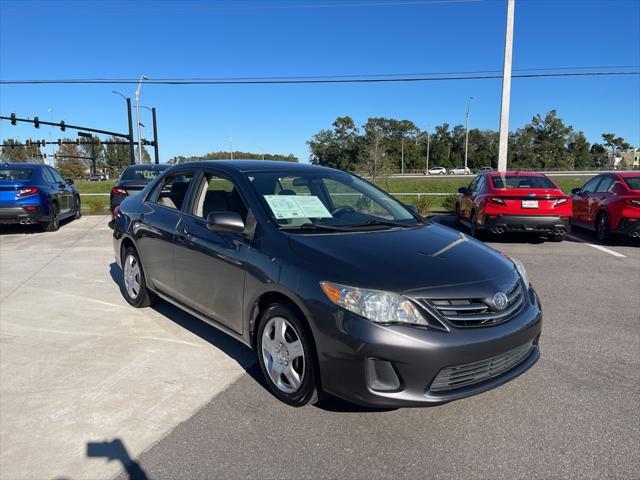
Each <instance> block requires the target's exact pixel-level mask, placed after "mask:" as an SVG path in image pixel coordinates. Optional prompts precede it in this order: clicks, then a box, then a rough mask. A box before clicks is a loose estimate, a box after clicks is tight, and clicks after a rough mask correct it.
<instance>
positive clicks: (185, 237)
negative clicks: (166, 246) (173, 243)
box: [178, 228, 192, 240]
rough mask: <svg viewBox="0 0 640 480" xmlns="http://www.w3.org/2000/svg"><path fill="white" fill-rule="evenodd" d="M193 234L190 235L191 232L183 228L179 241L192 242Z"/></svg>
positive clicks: (179, 232)
mask: <svg viewBox="0 0 640 480" xmlns="http://www.w3.org/2000/svg"><path fill="white" fill-rule="evenodd" d="M191 238H192V237H191V234H190V233H189V231H188V230H187V229H186V228H181V229H180V230H179V231H178V239H179V240H191Z"/></svg>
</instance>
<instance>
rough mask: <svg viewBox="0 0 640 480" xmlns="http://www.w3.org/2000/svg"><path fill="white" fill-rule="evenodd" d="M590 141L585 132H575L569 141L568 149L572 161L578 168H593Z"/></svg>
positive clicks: (574, 166) (575, 167)
mask: <svg viewBox="0 0 640 480" xmlns="http://www.w3.org/2000/svg"><path fill="white" fill-rule="evenodd" d="M589 148H590V145H589V142H588V141H587V138H586V137H585V136H584V133H583V132H577V133H574V134H573V135H572V136H571V140H570V141H569V145H568V149H569V155H570V157H571V163H572V164H573V168H574V169H576V170H588V169H590V168H593V162H592V159H591V154H590V153H589Z"/></svg>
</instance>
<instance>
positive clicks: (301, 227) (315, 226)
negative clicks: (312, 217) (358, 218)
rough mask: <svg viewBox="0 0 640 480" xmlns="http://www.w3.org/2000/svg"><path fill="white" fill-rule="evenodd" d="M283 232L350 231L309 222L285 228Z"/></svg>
mask: <svg viewBox="0 0 640 480" xmlns="http://www.w3.org/2000/svg"><path fill="white" fill-rule="evenodd" d="M282 230H328V231H333V232H343V231H345V230H348V229H345V228H343V227H338V226H336V225H324V224H322V223H315V222H308V223H303V224H302V225H296V226H284V227H282Z"/></svg>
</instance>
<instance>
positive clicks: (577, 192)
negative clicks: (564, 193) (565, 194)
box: [571, 187, 582, 195]
mask: <svg viewBox="0 0 640 480" xmlns="http://www.w3.org/2000/svg"><path fill="white" fill-rule="evenodd" d="M581 190H582V189H581V188H579V187H578V188H572V189H571V193H573V194H574V195H580V191H581Z"/></svg>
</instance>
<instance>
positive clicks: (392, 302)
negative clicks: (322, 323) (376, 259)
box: [320, 282, 428, 327]
mask: <svg viewBox="0 0 640 480" xmlns="http://www.w3.org/2000/svg"><path fill="white" fill-rule="evenodd" d="M320 286H321V287H322V291H323V292H324V293H325V295H326V296H327V298H329V300H331V301H332V302H333V303H335V304H336V305H338V306H340V307H342V308H345V309H347V310H349V311H351V312H353V313H356V314H358V315H360V316H362V317H364V318H367V319H369V320H371V321H372V322H376V323H402V324H407V325H422V326H425V327H426V326H427V325H428V323H427V320H426V319H425V318H424V317H423V316H422V314H421V313H420V311H419V310H418V309H417V308H416V307H415V305H414V304H413V303H411V301H410V300H408V299H406V298H405V297H403V296H401V295H397V294H395V293H390V292H381V291H378V290H364V289H361V288H355V287H346V286H344V285H338V284H335V283H329V282H320Z"/></svg>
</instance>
